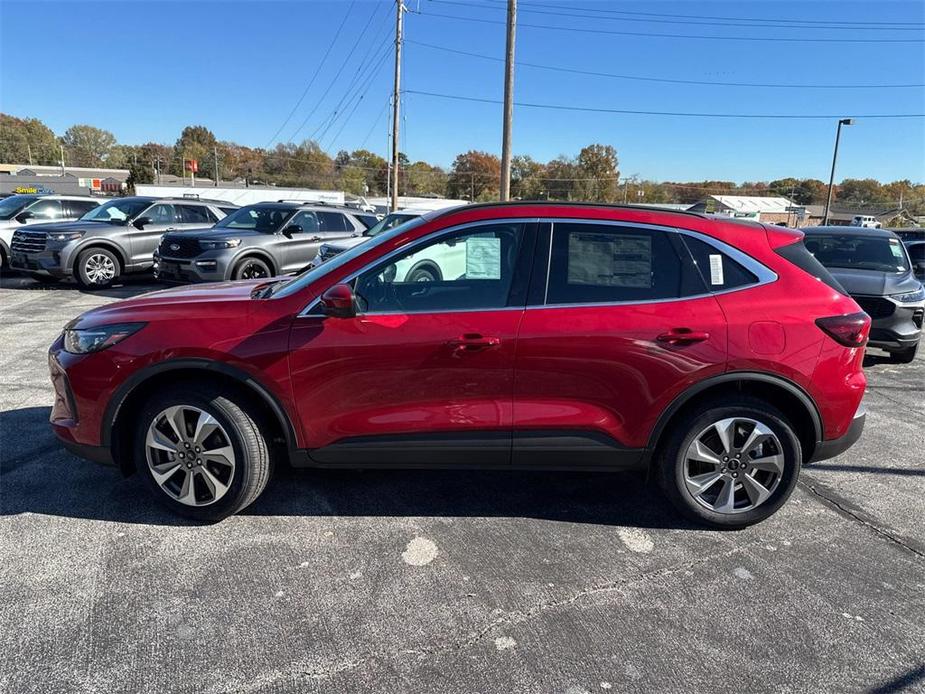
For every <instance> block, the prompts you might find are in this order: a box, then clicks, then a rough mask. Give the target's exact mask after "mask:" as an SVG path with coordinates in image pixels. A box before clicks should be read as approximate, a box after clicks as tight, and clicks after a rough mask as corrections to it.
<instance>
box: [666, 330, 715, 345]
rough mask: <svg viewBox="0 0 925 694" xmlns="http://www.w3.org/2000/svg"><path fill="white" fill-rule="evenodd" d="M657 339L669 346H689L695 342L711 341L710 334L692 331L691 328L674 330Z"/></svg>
mask: <svg viewBox="0 0 925 694" xmlns="http://www.w3.org/2000/svg"><path fill="white" fill-rule="evenodd" d="M655 339H656V340H658V341H659V342H664V343H666V344H669V345H689V344H693V343H694V342H703V341H704V340H709V339H710V333H708V332H706V331H705V330H691V329H690V328H672V329H671V330H669V331H668V332H667V333H662V334H661V335H659V336H658V337H657V338H655Z"/></svg>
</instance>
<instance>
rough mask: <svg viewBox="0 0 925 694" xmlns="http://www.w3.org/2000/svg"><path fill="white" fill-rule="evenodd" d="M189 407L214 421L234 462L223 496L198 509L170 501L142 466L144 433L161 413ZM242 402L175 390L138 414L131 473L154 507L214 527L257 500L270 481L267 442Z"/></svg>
mask: <svg viewBox="0 0 925 694" xmlns="http://www.w3.org/2000/svg"><path fill="white" fill-rule="evenodd" d="M176 405H184V406H191V407H195V408H198V409H199V410H202V411H203V412H206V413H207V414H209V415H211V416H212V417H214V418H215V420H216V421H217V422H218V423H219V425H221V427H222V428H223V429H224V430H225V432H227V434H228V439H229V441H230V444H231V446H232V450H233V451H234V456H235V467H234V471H233V473H232V474H231V476H230V479H229V480H227V484H228V490H227V492H225V493H224V496H222V497H221V498H219V499H218V500H216V501H214V502H212V503H210V504H208V505H204V506H191V505H187V504H184V503H181V502H180V501H179V500H177V499H175V498H173V497H172V496H170V495H169V494H168V493H167V491H165V490H164V489H162V488H161V487H160V486H159V485H158V483H157V482H156V481H155V479H154V476H153V474H152V472H151V469H150V467H149V466H148V459H147V455H146V445H145V438H146V435H147V432H148V427H149V426H150V425H151V423H152V422H153V421H154V420H155V418H156V417H157V416H158V415H159V413H161V412H163V411H164V410H165V409H167V408H169V407H173V406H176ZM259 422H260V420H259V418H258V417H257V416H256V415H255V414H254V413H253V408H252V406H251V405H250V403H249V402H248V401H247V400H246V398H243V397H241V396H240V395H238V394H233V393H224V392H221V391H219V390H218V389H217V388H214V387H210V386H206V387H202V386H196V385H190V386H185V387H184V386H175V387H172V388H168V389H166V390H165V391H164V392H162V393H158V394H157V395H155V396H154V397H152V398H151V399H150V400H149V401H148V402H147V403H145V405H144V407H143V408H142V410H141V413H140V415H139V418H138V423H137V428H136V430H135V439H134V443H133V455H134V457H135V467H136V469H137V470H138V471H139V472H140V473H141V475H142V477H144V479H145V482H146V483H147V485H148V486H149V487H150V489H151V490H152V492H153V493H154V495H155V497H156V498H157V499H158V501H159V502H160V503H161V504H163V505H164V506H166V507H167V508H168V509H170V510H171V511H173V512H174V513H177V514H179V515H182V516H185V517H187V518H192V519H194V520H198V521H207V522H215V521H220V520H222V519H223V518H227V517H228V516H231V515H233V514H235V513H237V512H238V511H240V510H242V509H244V508H246V507H247V506H249V505H250V504H252V503H253V502H254V500H255V499H257V497H258V496H260V494H261V492H263V490H264V488H265V487H266V485H267V482H268V481H269V479H270V472H271V458H270V451H269V446H268V444H267V436H266V435H265V434H264V433H263V430H262V427H261V424H260V423H259Z"/></svg>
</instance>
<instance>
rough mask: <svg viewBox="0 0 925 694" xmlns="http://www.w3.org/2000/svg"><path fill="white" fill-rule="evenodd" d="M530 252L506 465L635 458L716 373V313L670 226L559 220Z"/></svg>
mask: <svg viewBox="0 0 925 694" xmlns="http://www.w3.org/2000/svg"><path fill="white" fill-rule="evenodd" d="M537 249H538V250H537V254H536V255H537V262H536V263H535V265H534V271H533V282H532V283H531V290H530V301H529V305H528V307H527V310H526V311H525V313H524V319H523V321H522V323H521V328H520V332H519V334H518V344H517V357H516V361H515V381H514V429H515V432H514V457H513V462H514V464H515V465H520V464H524V465H526V464H530V465H536V464H538V463H544V462H545V463H548V464H550V465H553V466H556V467H595V466H614V467H616V466H621V465H624V464H625V465H632V464H634V463H636V462H638V461H639V459H640V458H641V450H640V449H642V448H643V447H644V446H646V444H647V442H648V438H649V435H650V433H651V431H652V429H653V426H654V424H655V422H656V420H657V418H658V416H659V415H660V414H661V413H662V412H663V411H664V410H665V408H666V407H667V405H668V404H669V403H670V402H671V400H672V399H673V398H674V397H675V396H677V395H678V394H679V393H681V392H682V391H683V390H684V389H685V388H686V387H688V386H689V385H691V384H693V383H694V382H696V381H699V380H701V379H703V378H705V377H708V376H711V375H715V374H719V373H722V372H723V370H724V368H725V362H726V321H725V318H724V315H723V312H722V310H721V309H720V307H719V305H718V303H717V301H716V299H715V298H714V297H713V296H712V295H711V294H710V293H709V291H708V290H707V288H706V286H705V283H704V280H703V278H702V277H701V274H700V273H699V272H698V270H697V268H696V266H695V265H694V263H693V262H692V260H691V258H690V254H689V253H687V250H686V247H685V246H684V245H683V242H681V240H680V236H679V235H678V234H677V233H675V232H673V231H671V230H666V229H663V228H658V227H644V226H641V225H624V224H618V223H606V222H594V223H584V222H571V221H565V220H563V221H556V222H554V223H552V224H544V225H542V228H541V233H540V235H539V239H538V242H537ZM542 249H545V250H546V253H543V252H542ZM541 430H542V431H541Z"/></svg>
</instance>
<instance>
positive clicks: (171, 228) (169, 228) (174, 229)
mask: <svg viewBox="0 0 925 694" xmlns="http://www.w3.org/2000/svg"><path fill="white" fill-rule="evenodd" d="M176 230H177V228H176V227H167V228H166V229H164V231H176Z"/></svg>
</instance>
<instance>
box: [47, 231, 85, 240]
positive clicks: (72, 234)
mask: <svg viewBox="0 0 925 694" xmlns="http://www.w3.org/2000/svg"><path fill="white" fill-rule="evenodd" d="M83 235H84V232H83V231H50V232H48V235H47V239H48V240H49V241H73V240H74V239H79V238H81V237H83Z"/></svg>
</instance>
